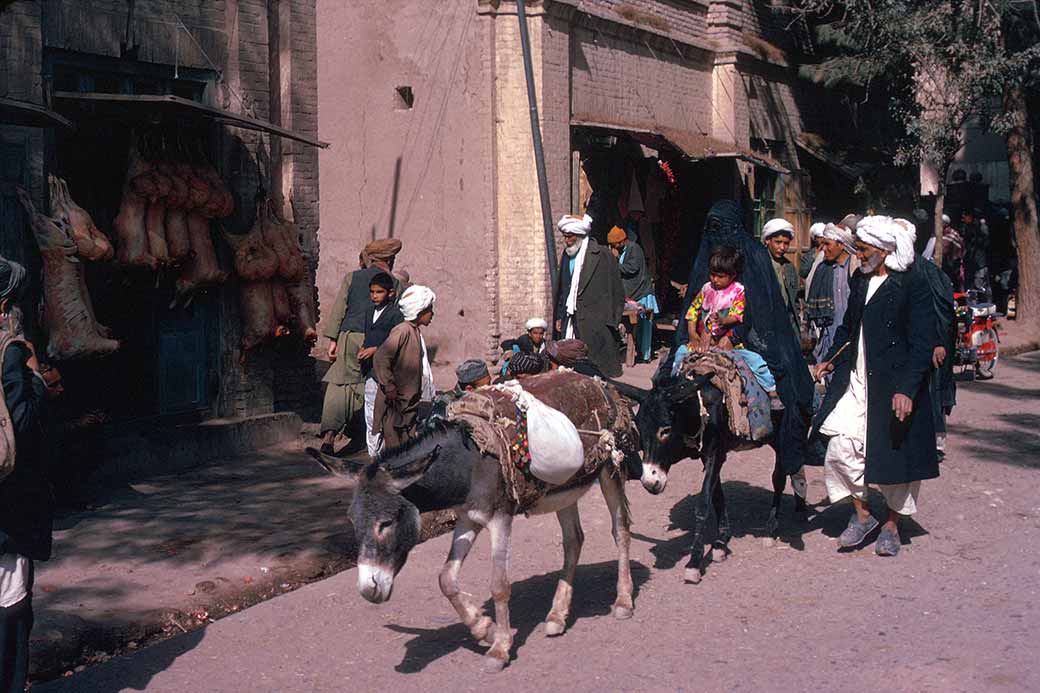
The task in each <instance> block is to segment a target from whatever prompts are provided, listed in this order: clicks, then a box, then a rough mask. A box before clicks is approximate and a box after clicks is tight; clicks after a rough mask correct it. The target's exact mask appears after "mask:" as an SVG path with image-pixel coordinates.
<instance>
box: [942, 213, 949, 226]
mask: <svg viewBox="0 0 1040 693" xmlns="http://www.w3.org/2000/svg"><path fill="white" fill-rule="evenodd" d="M942 223H944V224H949V223H950V217H948V216H946V215H945V214H944V215H942Z"/></svg>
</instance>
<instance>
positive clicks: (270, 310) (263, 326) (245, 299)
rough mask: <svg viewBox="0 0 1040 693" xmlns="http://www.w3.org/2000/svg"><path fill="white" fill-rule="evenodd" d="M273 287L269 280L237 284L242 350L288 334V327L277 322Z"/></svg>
mask: <svg viewBox="0 0 1040 693" xmlns="http://www.w3.org/2000/svg"><path fill="white" fill-rule="evenodd" d="M273 287H274V284H273V283H272V282H270V281H258V282H253V281H244V282H242V283H240V284H239V287H238V305H239V309H240V310H241V312H242V351H243V352H246V351H249V350H250V349H253V348H255V347H257V346H260V345H261V344H263V343H265V342H267V341H269V340H270V339H272V338H273V337H281V336H283V335H285V334H288V329H287V328H286V327H285V326H284V325H279V324H278V316H277V315H276V314H275V301H274V295H273Z"/></svg>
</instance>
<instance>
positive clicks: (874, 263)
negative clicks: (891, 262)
mask: <svg viewBox="0 0 1040 693" xmlns="http://www.w3.org/2000/svg"><path fill="white" fill-rule="evenodd" d="M884 261H885V258H884V256H882V255H872V256H871V258H870V261H869V263H863V264H861V265H860V268H859V269H860V271H861V272H863V274H874V272H876V271H877V268H878V267H880V266H881V263H882V262H884Z"/></svg>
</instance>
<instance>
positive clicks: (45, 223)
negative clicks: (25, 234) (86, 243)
mask: <svg viewBox="0 0 1040 693" xmlns="http://www.w3.org/2000/svg"><path fill="white" fill-rule="evenodd" d="M17 193H18V199H19V200H20V201H21V203H22V206H23V207H24V208H25V211H26V214H28V215H29V219H30V224H31V226H32V230H33V235H34V236H35V237H36V243H37V245H38V246H39V248H40V256H41V258H42V260H43V320H44V324H45V326H46V328H47V333H48V340H47V355H48V357H50V358H51V359H54V360H55V361H63V360H69V359H76V358H88V357H99V356H106V355H108V354H111V353H113V352H114V351H116V350H117V349H119V342H117V341H115V340H113V339H107V338H105V337H103V336H102V335H101V334H100V333H99V331H98V327H97V325H96V323H95V321H94V309H93V306H92V305H91V303H90V295H89V293H87V292H86V291H85V288H86V284H85V282H84V281H83V278H82V274H81V272H80V267H79V265H80V264H81V263H80V262H79V261H78V260H77V258H76V257H75V255H76V253H77V247H76V244H75V242H74V241H73V240H72V237H71V229H69V228H68V226H67V225H65V223H64V222H63V221H61V220H54V219H51V218H49V217H47V216H45V215H43V214H41V213H39V212H37V211H36V207H35V206H34V205H33V203H32V200H31V199H30V197H29V194H28V193H27V192H26V191H25V190H24V189H22V188H17Z"/></svg>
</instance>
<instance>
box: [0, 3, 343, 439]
mask: <svg viewBox="0 0 1040 693" xmlns="http://www.w3.org/2000/svg"><path fill="white" fill-rule="evenodd" d="M110 4H111V5H113V6H115V7H118V9H117V10H113V11H111V12H96V11H93V10H94V9H95V8H94V7H93V5H96V3H90V2H76V1H70V2H48V1H44V2H34V3H28V2H16V3H13V4H10V5H7V6H6V7H5V8H4V9H2V10H0V17H2V19H3V22H4V24H5V25H11V20H14V23H15V24H16V25H18V26H19V27H21V28H23V29H27V30H25V31H19V32H18V35H17V36H12V35H4V36H3V37H2V38H3V40H4V41H5V46H6V45H7V43H6V42H7V41H8V40H9V39H10V40H11V41H12V42H13V44H14V45H12V48H13V50H6V48H5V51H4V55H3V56H2V57H0V61H2V63H3V64H2V70H0V94H4V95H5V96H4V98H3V99H2V100H0V147H2V149H0V232H2V233H0V255H2V256H3V257H6V258H9V259H11V260H14V261H17V262H20V263H22V264H24V265H25V266H26V267H27V268H28V269H29V274H30V276H31V277H32V278H33V280H32V284H31V287H30V291H29V294H28V296H27V297H26V298H25V300H24V302H23V305H21V306H20V308H21V316H22V318H21V319H22V327H23V329H24V331H25V334H26V336H27V337H28V338H29V339H31V340H32V341H33V342H34V344H35V345H36V346H37V351H38V352H39V353H40V354H41V357H42V358H43V359H45V360H46V362H47V363H49V364H50V365H53V366H54V367H56V368H58V369H60V371H61V374H62V377H63V381H64V385H65V392H66V397H65V401H64V402H63V403H62V408H67V409H68V410H69V418H70V420H77V421H78V420H80V419H81V418H82V417H83V416H84V415H86V416H87V418H88V419H89V420H90V421H92V422H94V423H96V424H99V423H103V424H105V430H107V431H109V432H111V431H112V430H113V429H114V427H115V426H116V425H120V429H119V430H120V431H121V432H122V431H125V430H127V428H126V426H129V427H130V428H131V429H133V430H158V429H161V428H168V427H169V426H173V425H184V424H188V425H191V424H197V423H200V422H205V421H215V420H219V421H225V420H226V421H240V420H245V419H250V418H255V417H270V418H271V421H272V422H275V421H277V420H279V417H282V418H283V419H284V418H285V417H289V418H292V419H294V420H295V421H296V424H297V425H296V428H297V430H298V422H299V419H298V418H297V416H298V414H299V413H300V412H304V411H306V410H308V408H310V407H313V406H315V405H316V403H315V401H314V399H315V397H317V396H320V393H319V392H318V389H317V385H316V378H315V374H314V362H313V359H312V358H311V357H310V352H311V348H312V346H313V343H314V341H315V339H316V336H317V333H316V330H315V323H316V320H317V305H316V292H315V289H314V270H315V266H316V262H317V220H318V216H317V204H318V190H317V158H318V157H317V152H318V151H319V150H320V149H321V148H323V147H325V146H327V145H326V144H325V143H322V142H319V141H318V140H317V117H316V112H315V111H316V102H317V97H316V89H317V87H316V75H314V74H313V71H314V42H313V40H308V39H307V36H308V34H309V36H310V39H313V36H314V31H315V29H314V16H313V13H314V3H292V4H291V7H290V4H289V3H280V2H271V3H266V2H255V3H254V2H246V1H245V0H241V1H240V2H229V3H226V4H225V3H219V4H217V3H214V5H219V7H208V6H209V5H210V3H179V2H136V3H135V2H129V3H125V4H120V3H110ZM73 27H75V30H74V31H73V30H71V29H72V28H73ZM301 36H302V38H303V40H302V41H301V40H298V39H299V38H300V37H301ZM290 75H291V76H292V80H291V83H290V79H289V76H290ZM124 424H125V425H126V426H124ZM274 428H277V426H274ZM289 428H291V425H290V426H289Z"/></svg>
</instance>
